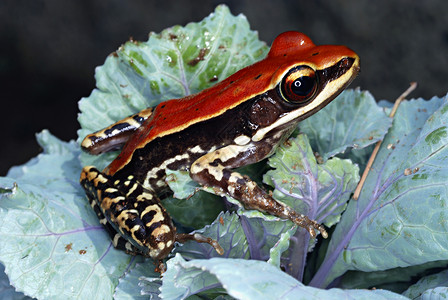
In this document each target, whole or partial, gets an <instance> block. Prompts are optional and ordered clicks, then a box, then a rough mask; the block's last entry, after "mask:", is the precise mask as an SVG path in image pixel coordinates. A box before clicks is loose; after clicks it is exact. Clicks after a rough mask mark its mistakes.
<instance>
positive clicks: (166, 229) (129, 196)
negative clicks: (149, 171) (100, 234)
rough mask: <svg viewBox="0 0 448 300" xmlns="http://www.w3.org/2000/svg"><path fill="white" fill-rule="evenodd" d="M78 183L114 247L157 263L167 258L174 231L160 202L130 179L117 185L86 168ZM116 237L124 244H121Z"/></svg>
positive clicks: (93, 168)
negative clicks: (146, 257) (151, 259)
mask: <svg viewBox="0 0 448 300" xmlns="http://www.w3.org/2000/svg"><path fill="white" fill-rule="evenodd" d="M80 182H81V185H82V186H83V188H84V189H85V191H86V194H87V197H88V199H89V201H90V202H91V205H92V207H94V209H95V207H97V215H98V216H99V217H100V220H101V223H102V224H104V225H105V226H106V230H107V231H108V232H109V235H111V237H112V239H113V241H114V245H117V247H118V248H121V249H123V247H124V250H126V251H127V252H129V253H131V254H143V255H145V256H149V257H152V258H154V259H156V260H158V259H163V258H164V257H166V256H167V255H168V254H169V252H170V251H171V249H172V248H173V246H174V241H175V236H176V228H175V227H174V225H173V223H172V221H171V218H170V217H169V215H168V213H167V212H166V210H165V209H164V208H163V207H162V206H161V205H160V201H159V199H158V198H157V197H156V196H155V195H153V194H152V193H150V192H149V191H147V190H145V189H143V187H142V186H141V185H140V184H138V183H137V182H136V181H135V180H133V178H132V176H131V177H129V178H127V180H125V181H120V180H117V179H115V178H113V177H111V176H108V175H106V174H103V173H101V172H100V171H98V170H97V169H96V168H95V167H91V166H88V167H84V169H83V171H82V173H81V178H80ZM92 203H95V205H93V204H92ZM115 233H118V234H119V236H121V237H122V238H123V239H124V240H125V241H126V242H124V244H123V241H122V240H121V239H120V238H119V236H117V235H116V234H115ZM128 243H129V244H128Z"/></svg>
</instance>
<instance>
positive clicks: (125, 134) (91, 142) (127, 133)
mask: <svg viewBox="0 0 448 300" xmlns="http://www.w3.org/2000/svg"><path fill="white" fill-rule="evenodd" d="M152 111H153V108H151V107H150V108H147V109H144V110H142V111H140V112H138V113H136V114H134V115H132V116H129V117H127V118H124V119H123V120H120V121H118V122H116V123H114V124H112V125H110V126H109V127H106V128H104V129H101V130H98V131H96V132H94V133H91V134H89V135H88V136H86V137H85V138H84V140H83V141H82V143H81V147H82V149H83V150H84V151H86V152H88V153H90V154H101V153H104V152H109V151H112V150H115V149H119V148H120V147H121V146H123V145H124V144H125V143H126V142H127V141H128V140H129V138H130V137H131V136H132V134H133V133H134V132H135V131H136V130H137V129H138V128H139V127H140V126H142V125H143V123H144V122H145V121H146V119H148V118H149V116H150V115H151V114H152Z"/></svg>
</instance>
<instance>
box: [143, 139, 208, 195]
mask: <svg viewBox="0 0 448 300" xmlns="http://www.w3.org/2000/svg"><path fill="white" fill-rule="evenodd" d="M215 150H216V146H213V147H211V148H210V150H208V151H207V150H204V149H202V148H201V146H200V145H196V146H194V147H193V148H191V149H188V152H189V153H191V154H200V153H206V152H213V151H215ZM189 158H190V155H189V154H188V153H184V154H179V155H176V156H175V157H172V158H169V159H167V160H165V161H164V162H163V163H162V164H161V165H159V166H157V167H154V168H152V169H151V170H150V171H149V172H148V174H147V175H146V178H145V181H144V184H143V186H144V187H145V188H151V185H150V183H149V181H150V180H151V179H154V178H157V172H159V171H160V170H164V169H165V168H166V167H167V166H168V165H170V164H172V163H174V162H176V161H180V160H184V159H189ZM164 185H165V181H164V180H159V181H158V182H157V186H159V187H160V186H164Z"/></svg>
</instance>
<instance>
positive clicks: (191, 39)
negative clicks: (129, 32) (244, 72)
mask: <svg viewBox="0 0 448 300" xmlns="http://www.w3.org/2000/svg"><path fill="white" fill-rule="evenodd" d="M268 50H269V49H268V47H267V46H266V44H265V43H263V42H260V41H259V40H258V36H257V33H256V32H255V31H251V30H250V28H249V23H248V22H247V19H246V17H245V16H243V15H239V16H236V17H235V16H233V15H232V14H231V13H230V11H229V9H228V7H227V6H224V5H220V6H218V7H217V8H216V10H215V12H214V13H212V14H211V15H210V16H208V17H207V18H205V19H204V20H203V21H201V22H199V23H189V24H188V25H186V26H185V27H181V26H173V27H171V28H168V29H165V30H163V31H162V32H161V33H160V34H155V33H151V34H150V36H149V39H148V41H146V42H137V41H128V42H127V43H125V44H124V45H122V46H121V47H120V48H119V49H118V50H117V51H116V52H114V53H113V54H111V55H110V56H109V57H108V58H107V59H106V61H105V63H104V65H103V66H101V67H98V68H97V69H96V74H95V78H96V82H97V89H95V90H94V91H93V92H92V94H91V95H90V96H89V97H87V98H83V99H81V101H80V102H79V109H80V111H81V113H80V114H79V117H78V120H79V123H80V124H81V129H80V130H79V131H78V137H79V138H78V141H81V139H82V138H84V137H85V136H86V135H87V134H89V133H91V132H94V131H96V130H99V129H101V128H104V127H106V126H108V125H110V124H112V123H114V122H116V121H118V120H120V119H123V118H124V117H126V116H129V115H131V114H133V113H136V112H138V111H140V110H142V109H144V108H146V107H150V106H155V105H157V104H158V103H160V102H162V101H165V100H168V99H173V98H181V97H184V96H187V95H190V94H193V93H197V92H199V91H202V90H203V89H205V88H208V87H210V86H212V85H213V84H215V83H216V82H218V81H220V80H223V79H225V78H227V77H228V76H230V75H232V74H233V73H235V72H236V71H238V70H240V69H242V68H243V67H245V66H247V65H250V64H252V63H254V62H255V61H258V60H260V59H262V58H264V56H265V55H266V54H267V52H268ZM115 156H116V154H115V155H110V154H109V155H106V156H105V157H100V158H97V159H92V157H91V156H88V155H85V154H83V156H82V162H83V164H84V165H91V164H93V165H95V166H97V167H98V168H100V169H101V168H104V167H105V166H106V165H107V163H108V162H110V160H111V159H112V157H115Z"/></svg>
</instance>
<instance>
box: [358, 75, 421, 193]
mask: <svg viewBox="0 0 448 300" xmlns="http://www.w3.org/2000/svg"><path fill="white" fill-rule="evenodd" d="M416 87H417V82H411V85H410V87H409V88H408V89H407V90H406V91H405V92H404V93H403V94H401V95H400V97H398V98H397V100H395V104H394V107H392V110H391V111H390V114H389V117H390V118H393V117H394V116H395V113H396V112H397V109H398V106H399V105H400V103H401V101H403V100H404V99H405V98H406V97H407V96H408V95H409V94H410V93H411V92H412V91H413V90H415V88H416ZM382 142H383V141H382V140H381V141H378V142H377V143H376V145H375V148H374V149H373V152H372V155H371V156H370V158H369V161H368V162H367V166H366V168H365V170H364V173H363V174H362V177H361V180H360V181H359V183H358V186H357V187H356V189H355V192H354V193H353V197H352V198H353V199H354V200H358V198H359V195H360V194H361V190H362V187H363V185H364V182H365V181H366V178H367V174H369V171H370V169H371V167H372V164H373V161H374V160H375V157H376V155H377V154H378V150H379V149H380V146H381V143H382Z"/></svg>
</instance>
